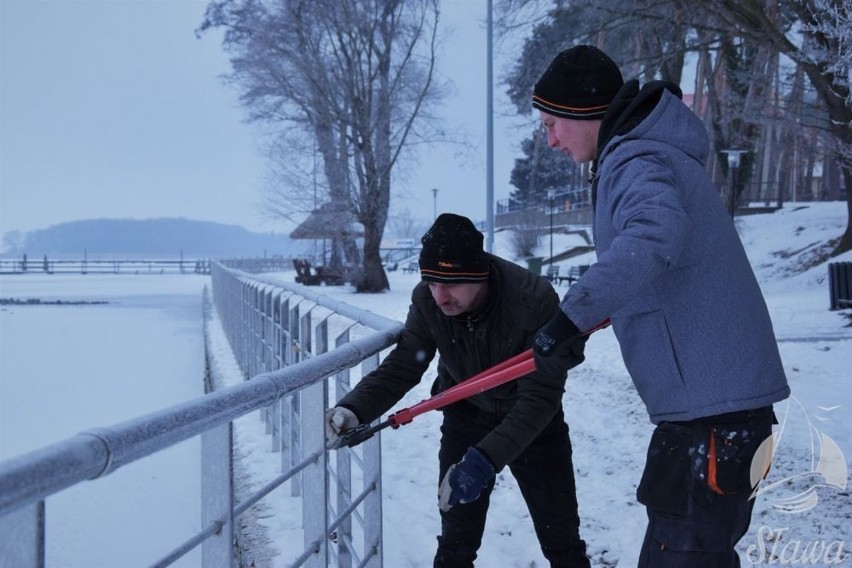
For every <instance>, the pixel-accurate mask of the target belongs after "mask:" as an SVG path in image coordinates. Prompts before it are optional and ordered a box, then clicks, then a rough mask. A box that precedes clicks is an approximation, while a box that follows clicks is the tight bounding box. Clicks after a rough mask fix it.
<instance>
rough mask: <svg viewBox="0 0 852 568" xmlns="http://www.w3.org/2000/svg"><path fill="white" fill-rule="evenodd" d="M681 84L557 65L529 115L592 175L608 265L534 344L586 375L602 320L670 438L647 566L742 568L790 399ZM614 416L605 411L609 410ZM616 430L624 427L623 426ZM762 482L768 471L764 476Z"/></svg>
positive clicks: (582, 49)
mask: <svg viewBox="0 0 852 568" xmlns="http://www.w3.org/2000/svg"><path fill="white" fill-rule="evenodd" d="M680 96H681V92H680V89H679V88H678V87H677V86H676V85H673V84H671V83H666V82H661V81H652V82H650V83H648V84H646V85H644V86H642V87H641V88H640V86H639V83H638V81H635V80H632V81H628V82H627V83H623V80H622V76H621V72H620V70H619V68H618V66H617V65H616V64H615V63H614V62H613V61H612V59H610V58H609V57H608V56H607V55H606V54H605V53H603V52H602V51H600V50H598V49H596V48H594V47H591V46H587V45H580V46H576V47H572V48H570V49H567V50H565V51H562V52H561V53H559V54H558V55H557V56H556V57H555V58H554V59H553V61H552V62H551V63H550V66H549V67H548V68H547V70H546V71H545V72H544V74H543V75H542V76H541V78H540V79H539V80H538V82H537V83H536V85H535V90H534V93H533V97H532V105H533V107H534V108H536V109H538V110H539V112H540V115H541V120H542V123H543V124H544V127H545V129H546V130H547V140H548V145H549V146H550V147H552V148H554V149H556V150H559V151H561V152H564V153H565V154H567V155H568V156H570V157H571V158H573V160H574V161H575V162H577V163H584V162H591V164H592V166H591V171H592V176H591V184H592V187H591V195H592V207H593V210H594V211H593V214H594V235H595V246H596V254H597V263H596V264H593V265H592V266H591V267H590V268H589V270H588V271H587V272H586V273H585V274H583V276H581V277H580V279H579V280H578V281H577V282H576V283H574V285H572V286H571V287H570V288H569V289H568V291H567V292H566V294H565V296H564V298H563V299H562V303H561V308H562V309H561V311H560V312H559V313H558V314H557V315H556V317H554V318H553V319H552V320H551V322H550V323H548V324H547V325H546V326H545V327H544V328H543V329H542V330H541V332H540V333H539V335H538V337H537V338H536V341H535V348H534V351H535V360H536V366H537V368H538V369H539V370H540V371H542V372H544V373H551V374H556V373H558V372H560V371H564V370H565V369H568V368H570V367H571V366H572V365H574V364H576V362H577V353H578V352H582V350H583V345H584V341H583V340H577V339H575V338H576V337H577V334H578V331H579V330H587V329H590V328H591V327H593V326H594V325H595V324H597V323H598V322H600V321H601V320H603V319H604V318H607V317H611V318H612V328H613V330H614V332H615V335H616V337H617V339H618V342H619V344H620V346H621V352H622V356H623V358H624V362H625V365H626V367H627V370H628V372H629V373H630V376H631V378H632V379H633V383H634V384H635V385H636V389H637V391H638V392H639V396H640V397H641V398H642V400H643V401H644V403H645V405H646V406H647V409H648V413H649V414H650V417H651V421H652V422H653V423H654V424H656V425H657V427H656V429H655V431H654V433H653V435H652V437H651V441H650V444H649V448H648V457H647V461H646V463H645V471H644V473H643V475H642V479H641V482H640V484H639V487H638V490H637V497H638V500H639V501H640V502H641V503H642V504H644V505H645V506H646V508H647V512H648V526H647V530H646V534H645V540H644V543H643V545H642V551H641V555H640V560H639V566H640V567H643V568H667V567H674V566H678V567H687V566H688V567H690V568H701V567H707V568H725V567H729V566H739V565H740V562H739V557H738V555H737V553H736V551H735V550H734V545H736V543H737V541H738V540H739V539H740V538H742V536H743V535H744V534H745V532H746V530H747V529H748V526H749V523H750V520H751V513H752V507H753V505H754V500H753V499H752V487H753V486H754V485H755V484H756V483H757V481H758V480H757V479H752V477H751V476H750V466H751V463H752V458H753V456H754V455H755V452H756V450H757V448H758V446H759V445H760V444H761V442H763V441H764V440H765V439H766V438H767V437H769V436H770V435H771V429H772V424H773V421H774V414H773V411H772V404H773V403H774V402H778V401H780V400H783V399H785V398H787V396H789V394H790V389H789V387H788V386H787V379H786V377H785V375H784V369H783V367H782V364H781V358H780V356H779V354H778V347H777V344H776V341H775V335H774V332H773V330H772V323H771V321H770V318H769V312H768V310H767V308H766V304H765V302H764V299H763V296H762V294H761V291H760V288H759V286H758V283H757V280H756V279H755V276H754V273H753V271H752V268H751V266H750V264H749V261H748V258H747V257H746V254H745V251H744V249H743V246H742V244H741V243H740V240H739V237H738V236H737V232H736V230H735V228H734V224H733V223H732V221H731V218H730V216H729V215H728V214H727V213H726V211H725V207H724V206H723V204H722V201H721V200H720V199H719V196H718V194H717V191H716V187H715V186H714V185H713V182H712V180H711V178H710V176H709V175H708V173H707V170H706V165H705V164H706V158H707V154H708V151H709V146H708V139H707V132H706V130H705V128H704V126H703V125H702V123H701V121H700V120H699V119H698V117H697V116H695V114H693V113H692V111H691V110H690V109H689V108H687V107H686V105H684V104H683V102H682V101H681V99H680ZM602 411H604V409H602ZM615 428H617V426H615ZM758 469H760V473H764V472H765V469H763V466H762V465H761V467H760V468H758Z"/></svg>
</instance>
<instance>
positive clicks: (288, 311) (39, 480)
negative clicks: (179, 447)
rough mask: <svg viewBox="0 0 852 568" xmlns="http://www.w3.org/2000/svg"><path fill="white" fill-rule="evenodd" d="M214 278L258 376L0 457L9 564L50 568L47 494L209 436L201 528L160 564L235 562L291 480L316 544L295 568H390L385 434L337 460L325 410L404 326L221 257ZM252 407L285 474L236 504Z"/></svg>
mask: <svg viewBox="0 0 852 568" xmlns="http://www.w3.org/2000/svg"><path fill="white" fill-rule="evenodd" d="M211 278H212V281H213V296H214V301H215V305H216V308H217V312H218V314H219V317H220V319H221V322H222V326H223V328H224V330H225V335H226V336H227V337H228V340H229V343H230V344H231V346H232V350H233V352H234V355H235V358H236V359H237V361H238V363H239V365H240V367H241V368H242V371H243V373H244V375H245V377H248V378H247V380H245V381H244V382H242V383H239V384H236V385H233V386H229V387H226V388H222V389H220V390H212V391H211V392H209V393H208V394H207V395H205V396H204V397H201V398H198V399H195V400H192V401H189V402H186V403H182V404H178V405H175V406H172V407H169V408H166V409H163V410H160V411H158V412H154V413H151V414H147V415H144V416H141V417H138V418H134V419H131V420H128V421H125V422H122V423H120V424H116V425H113V426H110V427H105V428H98V429H93V430H88V431H84V432H82V433H80V434H77V435H76V436H72V437H71V438H68V439H66V440H63V441H61V442H58V443H55V444H52V445H50V446H47V447H44V448H41V449H39V450H36V451H33V452H31V453H28V454H24V455H22V456H19V457H16V458H12V459H9V460H6V461H5V462H2V463H0V559H2V560H3V562H4V563H6V564H8V565H10V566H12V565H13V566H43V565H44V549H45V546H44V538H45V530H44V527H45V512H44V511H45V508H44V502H45V499H46V498H47V497H49V496H51V495H53V494H55V493H58V492H60V491H62V490H64V489H67V488H69V487H71V486H73V485H76V484H77V483H80V482H82V481H85V480H90V479H97V478H100V477H103V476H105V475H107V474H109V473H111V472H113V471H115V470H116V469H118V468H119V467H122V466H124V465H127V464H129V463H132V462H134V461H136V460H139V459H141V458H143V457H145V456H148V455H151V454H154V453H156V452H159V451H162V450H164V449H166V448H169V447H171V446H173V445H175V444H177V443H179V442H182V441H184V440H187V439H189V438H192V437H194V436H199V435H200V436H201V445H202V463H201V470H202V472H201V473H200V476H201V478H202V484H201V485H202V499H201V501H202V505H201V508H202V527H203V528H202V530H201V531H200V532H198V533H197V534H195V535H190V536H189V537H188V538H187V539H186V540H185V541H184V542H183V543H180V544H179V545H178V546H176V547H174V548H173V549H172V550H170V551H167V552H165V553H164V556H163V557H162V559H161V560H160V561H158V562H157V563H156V564H154V566H167V565H169V564H171V563H173V562H174V561H176V560H177V559H179V558H181V557H182V556H183V555H185V554H186V553H187V552H189V551H190V550H193V549H195V548H197V547H198V546H201V547H202V561H203V565H204V566H232V565H234V562H235V559H234V548H235V547H234V538H235V533H236V531H235V530H234V524H235V521H236V520H237V519H239V518H240V516H241V515H244V514H245V513H246V512H247V511H248V510H249V509H250V508H251V507H252V506H253V505H255V504H256V503H257V502H259V501H260V500H261V499H263V498H264V497H266V496H267V495H269V494H270V493H272V492H273V491H274V490H276V489H277V488H279V487H281V486H282V485H283V484H284V483H285V482H287V481H290V482H291V483H290V493H291V496H301V498H302V503H303V504H302V514H303V518H302V530H303V542H304V543H305V546H304V550H303V552H301V553H297V554H296V555H294V560H293V562H292V564H291V565H292V566H300V565H303V564H308V565H311V566H326V565H329V564H333V565H336V566H353V565H357V566H381V564H382V540H381V532H382V531H381V469H380V462H381V455H380V443H379V437H378V436H376V437H374V438H373V439H371V440H368V441H367V442H365V443H364V444H362V445H361V446H360V447H359V448H357V449H355V450H349V449H344V450H340V451H338V452H335V453H334V454H333V455H330V454H329V453H328V452H327V450H326V449H325V435H324V427H323V415H324V412H325V409H326V408H328V405H329V404H328V401H329V396H333V397H338V396H341V395H342V394H344V393H345V392H347V391H348V382H349V379H350V373H351V372H352V371H353V370H354V371H356V372H358V373H366V372H369V371H370V370H372V369H373V368H375V366H376V365H377V364H378V357H379V353H380V352H381V351H382V350H383V349H386V348H388V347H390V346H391V345H393V344H394V343H395V342H396V340H397V338H398V336H399V333H400V331H401V330H402V324H401V323H400V322H396V321H393V320H389V319H387V318H383V317H381V316H378V315H376V314H373V313H371V312H368V311H365V310H361V309H358V308H355V307H353V306H350V305H348V304H346V303H344V302H340V301H337V300H333V299H331V298H328V297H326V296H323V295H321V294H315V293H314V292H313V291H310V290H307V289H305V288H304V287H302V286H297V285H295V284H293V285H287V284H281V283H279V282H276V281H274V280H269V279H266V278H263V277H260V276H255V275H250V274H247V273H244V272H240V271H237V270H233V269H228V268H226V267H225V266H223V265H221V264H219V263H213V265H212V274H211ZM314 316H319V317H318V318H317V319H318V322H317V323H316V324H314V323H313V320H314ZM331 333H336V336H335V348H334V349H329V347H330V342H329V337H330V335H331ZM329 381H330V382H331V383H332V384H329ZM254 410H260V411H261V418H262V420H263V421H264V423H265V424H266V430H267V432H268V433H269V434H271V438H272V445H273V450H274V451H280V452H281V453H282V467H281V469H282V471H281V473H280V475H278V476H276V477H275V478H274V479H271V480H269V481H268V482H267V483H266V484H265V485H264V486H263V487H262V488H261V489H260V490H259V491H256V492H254V493H253V494H251V495H249V496H246V497H245V498H244V499H243V500H242V501H241V502H236V498H235V487H234V478H233V467H232V460H233V447H232V438H233V436H232V431H233V421H234V420H235V419H237V418H240V417H242V416H244V415H246V414H248V413H250V412H252V411H254ZM356 482H358V483H356ZM355 486H357V487H355ZM278 513H279V514H284V513H285V512H283V511H279V512H278ZM331 541H334V542H336V546H331V545H330V544H329V543H330V542H331ZM162 544H163V548H164V549H165V548H167V547H168V543H162Z"/></svg>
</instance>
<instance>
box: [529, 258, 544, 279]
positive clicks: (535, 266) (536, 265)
mask: <svg viewBox="0 0 852 568" xmlns="http://www.w3.org/2000/svg"><path fill="white" fill-rule="evenodd" d="M542 260H544V257H543V256H531V257H529V258H527V269H528V270H529V271H530V272H532V273H533V274H538V275H539V276H541V261H542Z"/></svg>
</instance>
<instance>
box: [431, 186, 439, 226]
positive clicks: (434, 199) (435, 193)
mask: <svg viewBox="0 0 852 568" xmlns="http://www.w3.org/2000/svg"><path fill="white" fill-rule="evenodd" d="M437 218H438V188H437V187H433V188H432V220H433V221H434V220H435V219H437Z"/></svg>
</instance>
